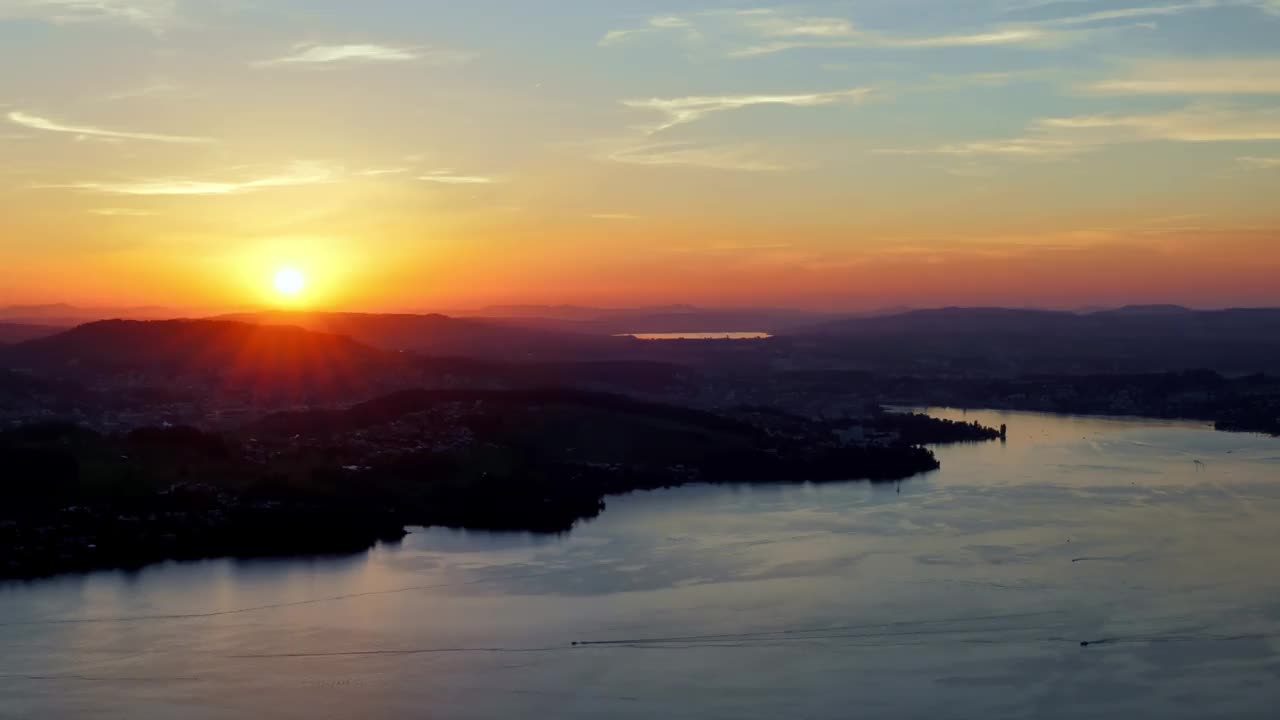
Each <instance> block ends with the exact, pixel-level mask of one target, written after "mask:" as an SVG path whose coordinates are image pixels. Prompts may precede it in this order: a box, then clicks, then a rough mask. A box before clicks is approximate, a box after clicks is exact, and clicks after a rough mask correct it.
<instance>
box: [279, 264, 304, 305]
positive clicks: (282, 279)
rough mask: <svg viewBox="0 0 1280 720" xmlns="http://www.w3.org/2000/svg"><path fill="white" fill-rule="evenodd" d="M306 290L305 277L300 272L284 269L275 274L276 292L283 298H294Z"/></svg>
mask: <svg viewBox="0 0 1280 720" xmlns="http://www.w3.org/2000/svg"><path fill="white" fill-rule="evenodd" d="M306 288H307V276H306V275H303V274H302V271H301V270H298V269H296V268H291V267H286V268H280V270H278V271H277V272H276V292H278V293H280V294H281V295H283V296H285V297H290V298H296V297H298V296H299V295H301V294H302V291H303V290H305V289H306Z"/></svg>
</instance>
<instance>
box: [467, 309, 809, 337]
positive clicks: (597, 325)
mask: <svg viewBox="0 0 1280 720" xmlns="http://www.w3.org/2000/svg"><path fill="white" fill-rule="evenodd" d="M484 313H485V315H484V317H485V318H486V319H489V320H492V321H495V322H500V323H502V324H504V325H508V326H515V327H524V328H536V329H540V330H555V331H561V332H565V331H568V332H578V333H591V334H595V335H621V334H625V333H678V332H690V333H693V332H767V333H777V332H783V331H787V330H794V329H796V328H802V327H806V326H811V325H814V324H816V323H819V322H822V321H824V320H828V319H830V318H831V317H832V316H831V315H827V314H822V313H815V312H808V311H805V310H791V309H786V308H742V309H717V308H699V307H693V306H689V305H675V306H669V307H654V308H634V309H604V308H581V307H574V306H554V307H544V306H536V305H534V306H528V305H522V306H503V307H494V308H486V309H485V311H484Z"/></svg>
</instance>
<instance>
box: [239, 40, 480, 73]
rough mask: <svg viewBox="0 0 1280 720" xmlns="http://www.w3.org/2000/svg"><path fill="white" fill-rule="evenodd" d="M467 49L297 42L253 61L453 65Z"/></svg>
mask: <svg viewBox="0 0 1280 720" xmlns="http://www.w3.org/2000/svg"><path fill="white" fill-rule="evenodd" d="M471 57H472V56H471V55H470V54H468V53H463V52H458V51H456V50H446V49H443V48H431V47H396V46H391V45H377V44H370V43H357V44H350V45H298V46H295V47H294V48H293V51H292V52H291V53H290V54H288V55H284V56H282V57H278V58H274V59H271V60H260V61H258V62H255V63H253V64H254V65H255V66H258V67H280V66H286V67H287V66H323V65H332V64H336V63H399V62H423V63H428V64H431V65H453V64H458V63H463V62H466V61H467V60H469V59H471Z"/></svg>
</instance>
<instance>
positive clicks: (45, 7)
mask: <svg viewBox="0 0 1280 720" xmlns="http://www.w3.org/2000/svg"><path fill="white" fill-rule="evenodd" d="M177 7H178V3H177V0H3V1H2V2H0V18H5V17H30V18H37V19H40V20H46V21H48V22H53V23H59V24H65V23H83V22H108V23H118V24H124V25H132V26H135V27H139V28H143V29H146V30H149V31H151V32H156V33H159V32H162V31H164V30H165V29H166V28H168V27H170V26H171V25H173V24H174V22H175V21H176V19H177Z"/></svg>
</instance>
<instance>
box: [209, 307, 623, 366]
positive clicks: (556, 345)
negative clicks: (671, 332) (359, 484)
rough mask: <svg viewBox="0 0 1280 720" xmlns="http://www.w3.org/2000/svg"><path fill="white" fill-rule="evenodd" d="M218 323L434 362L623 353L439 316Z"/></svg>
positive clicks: (325, 315) (290, 317)
mask: <svg viewBox="0 0 1280 720" xmlns="http://www.w3.org/2000/svg"><path fill="white" fill-rule="evenodd" d="M218 319H221V320H231V321H235V322H243V323H251V324H256V325H280V326H293V327H300V328H304V329H307V330H311V331H314V332H325V333H333V334H337V335H344V336H347V337H350V338H352V339H354V340H356V341H359V342H361V343H364V344H366V345H369V346H372V347H377V348H381V349H383V350H391V351H407V352H415V353H420V354H424V355H437V356H457V355H466V356H470V357H477V358H485V359H498V360H520V359H527V360H539V359H558V358H572V357H584V356H585V357H596V356H602V355H608V354H609V353H610V352H617V351H620V350H622V349H624V348H625V341H624V340H623V339H621V338H612V337H600V336H593V335H590V334H587V333H575V332H569V331H565V330H556V329H543V328H536V327H521V326H516V325H511V324H507V323H503V322H499V321H494V320H489V319H482V318H455V317H449V316H447V315H438V314H430V315H409V314H373V313H339V312H259V313H241V314H236V315H224V316H220V317H219V318H218Z"/></svg>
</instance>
